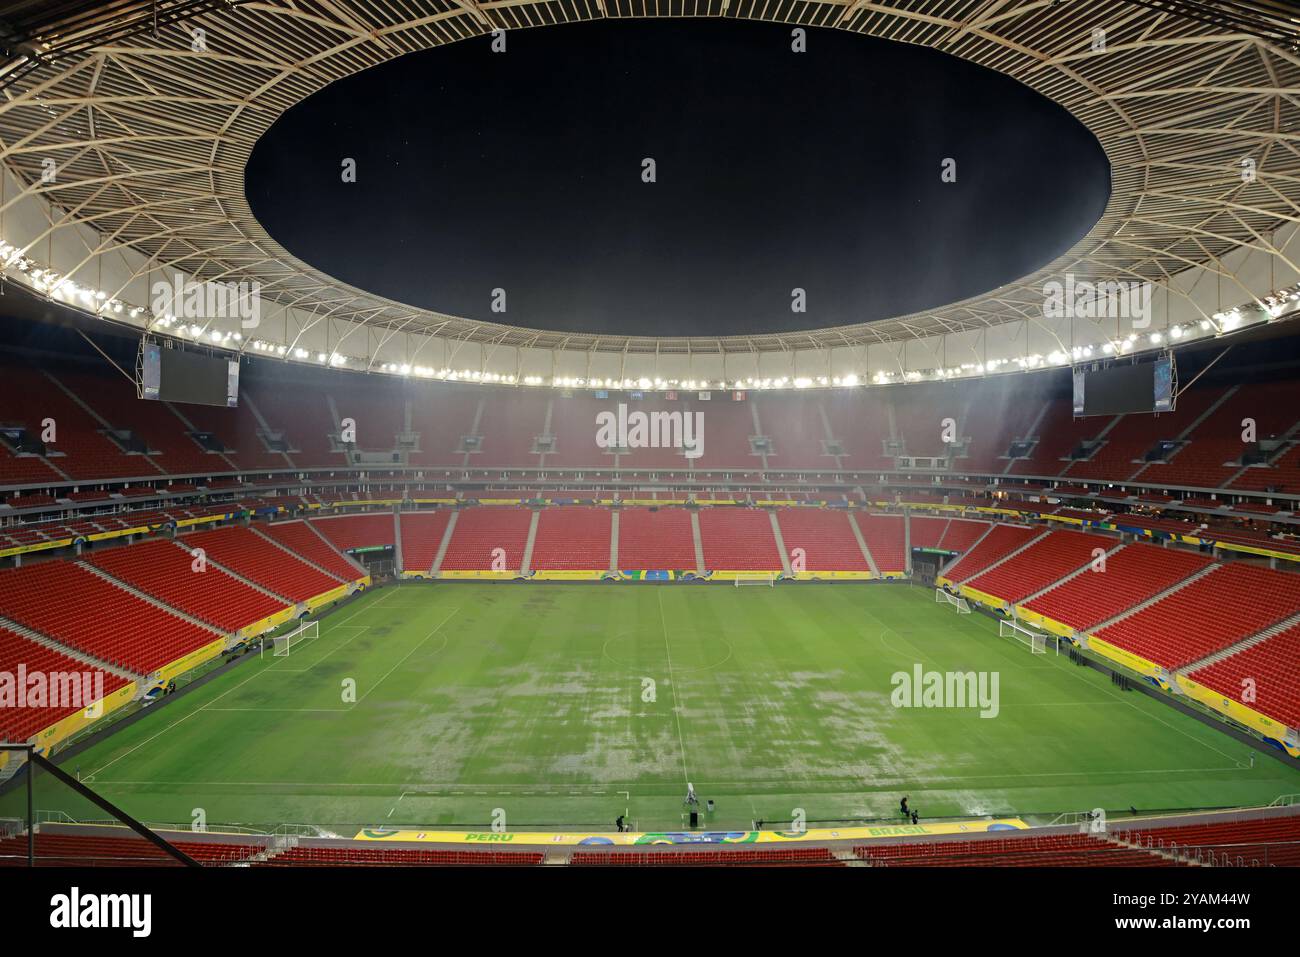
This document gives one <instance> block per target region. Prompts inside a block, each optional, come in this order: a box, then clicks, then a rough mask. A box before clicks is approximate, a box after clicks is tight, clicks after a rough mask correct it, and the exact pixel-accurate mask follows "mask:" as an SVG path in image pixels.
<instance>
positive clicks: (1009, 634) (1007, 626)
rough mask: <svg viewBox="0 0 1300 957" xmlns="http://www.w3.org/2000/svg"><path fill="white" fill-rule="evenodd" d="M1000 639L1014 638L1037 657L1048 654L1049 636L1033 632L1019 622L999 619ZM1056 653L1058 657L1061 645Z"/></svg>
mask: <svg viewBox="0 0 1300 957" xmlns="http://www.w3.org/2000/svg"><path fill="white" fill-rule="evenodd" d="M998 637H999V638H1014V639H1015V640H1016V641H1018V642H1020V643H1021V644H1022V645H1025V646H1026V647H1028V648H1029V650H1030V651H1031V652H1033V653H1034V654H1036V655H1045V654H1047V636H1046V635H1045V634H1043V633H1042V632H1041V631H1031V630H1029V629H1028V628H1026V627H1025V626H1024V625H1021V624H1020V623H1019V622H1015V621H1011V620H1009V619H1006V618H1000V619H998ZM1056 653H1057V654H1058V655H1059V654H1060V653H1061V648H1060V646H1059V645H1057V647H1056Z"/></svg>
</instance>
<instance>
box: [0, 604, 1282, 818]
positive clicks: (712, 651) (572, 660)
mask: <svg viewBox="0 0 1300 957" xmlns="http://www.w3.org/2000/svg"><path fill="white" fill-rule="evenodd" d="M933 598H934V595H933V591H931V590H927V589H922V588H912V587H908V586H904V585H897V586H893V585H802V586H784V587H775V588H768V587H759V588H733V587H726V586H720V585H699V586H655V585H603V586H594V585H565V584H528V585H517V584H479V583H472V584H460V583H456V584H451V583H443V584H430V583H423V582H421V583H409V584H403V585H400V586H394V587H388V588H383V589H380V590H377V591H374V592H371V593H370V594H368V595H367V596H365V597H362V598H361V599H359V600H357V601H356V602H354V603H352V604H350V605H347V606H344V607H343V608H341V609H339V610H338V611H337V612H335V613H334V614H331V615H329V616H327V617H326V618H324V619H322V621H321V622H320V636H319V637H318V638H316V639H314V640H312V641H309V642H307V643H305V644H302V645H299V646H298V647H297V648H296V649H294V651H293V652H292V654H290V655H289V656H287V657H273V656H271V655H270V654H269V653H268V654H267V655H266V656H265V657H264V658H261V659H260V660H259V659H252V660H248V661H246V662H244V663H242V664H240V665H238V666H237V667H234V668H232V669H230V670H229V671H227V672H225V673H223V674H221V675H220V676H218V677H216V678H214V679H212V680H211V681H209V682H207V683H206V684H203V685H201V686H200V687H197V688H195V689H194V690H193V691H191V692H189V693H188V694H186V695H184V696H182V697H180V698H178V699H174V700H173V701H171V702H169V703H168V704H166V705H165V706H162V707H158V708H156V709H155V710H153V711H151V712H149V713H147V714H146V715H145V716H143V717H142V718H141V719H140V720H138V721H136V722H134V723H132V724H128V725H126V726H124V727H122V728H120V729H119V730H117V731H116V732H114V733H113V734H111V735H110V736H108V737H107V738H106V739H105V740H103V741H100V742H99V743H97V744H95V745H93V746H92V747H90V748H89V749H88V750H86V751H84V752H82V753H79V754H76V755H75V756H73V757H71V758H69V759H68V760H67V761H66V762H64V765H63V766H64V768H65V769H66V770H68V771H69V772H70V773H71V772H74V771H75V772H76V773H77V774H79V775H80V776H81V778H82V779H83V780H84V781H86V782H87V783H89V784H90V786H91V787H93V788H94V789H96V790H98V791H99V792H101V793H102V794H103V795H104V796H106V797H107V798H108V799H109V800H111V801H113V802H115V803H117V804H118V805H120V806H121V807H122V808H123V809H124V810H125V811H127V812H128V813H129V814H131V815H134V816H135V817H137V818H139V819H141V820H144V821H147V822H152V823H158V824H163V823H171V824H185V825H188V824H189V823H190V822H191V821H192V820H193V819H194V816H195V814H196V811H197V809H201V811H202V814H203V815H204V816H205V818H206V822H207V825H208V827H210V828H215V827H217V826H219V825H221V824H243V825H250V826H254V827H259V828H265V829H270V828H273V827H274V826H276V825H279V824H282V823H311V824H316V825H321V826H324V827H326V828H328V829H330V830H333V831H335V832H337V833H340V834H346V835H348V836H350V835H351V833H352V831H353V830H354V829H356V828H359V827H377V826H387V827H398V826H416V827H425V826H429V827H438V826H443V827H451V826H456V827H466V828H474V829H481V828H486V827H487V826H489V825H490V824H491V823H492V822H493V820H494V815H497V817H498V818H500V817H501V816H502V815H504V822H505V824H506V826H507V827H509V828H511V829H527V828H529V827H531V826H538V827H561V826H562V827H566V828H571V829H577V828H592V829H600V830H608V829H612V824H613V821H614V818H615V817H617V816H618V815H620V814H624V813H626V814H627V816H628V818H629V820H630V821H632V822H634V823H635V826H636V829H638V830H662V829H672V828H679V827H681V825H682V810H683V796H684V794H685V791H686V784H687V782H688V781H689V782H691V783H692V784H694V786H695V790H696V792H697V794H698V795H699V797H700V799H701V801H705V800H708V799H712V800H713V801H714V802H715V810H714V811H713V812H712V814H710V815H708V816H707V817H706V821H705V823H706V824H707V825H709V826H712V827H717V828H726V829H738V828H748V827H749V826H750V824H751V822H752V821H754V820H755V819H761V820H764V821H768V822H772V823H774V824H776V823H778V822H782V821H789V820H791V819H792V818H793V817H794V816H795V814H796V811H795V809H796V808H801V809H803V813H804V815H805V816H806V820H807V822H808V823H809V824H810V825H813V824H814V823H815V822H818V821H844V820H851V819H860V818H874V817H887V816H890V815H891V814H894V813H896V808H897V804H898V799H899V797H900V796H901V795H903V794H907V795H909V796H910V803H911V805H912V806H913V807H915V808H917V809H918V810H919V811H920V813H921V815H922V816H923V817H927V818H930V817H940V816H952V815H985V814H1021V815H1031V816H1034V817H1036V818H1039V819H1041V817H1040V816H1042V817H1050V816H1051V815H1054V814H1055V813H1056V812H1060V811H1079V810H1084V809H1090V808H1095V807H1102V808H1106V809H1108V810H1112V811H1116V810H1120V809H1127V808H1129V807H1130V806H1133V807H1137V808H1138V809H1140V810H1141V809H1146V810H1154V809H1166V808H1184V807H1211V806H1227V805H1244V804H1266V803H1268V802H1269V801H1271V800H1272V799H1274V798H1276V797H1278V796H1279V795H1282V794H1289V793H1296V792H1300V772H1297V771H1295V770H1293V769H1291V768H1289V767H1287V766H1286V765H1284V764H1282V763H1281V762H1280V761H1277V760H1275V759H1273V758H1272V757H1270V756H1268V755H1265V754H1257V753H1255V752H1253V751H1252V750H1251V749H1250V748H1248V747H1247V746H1245V745H1243V744H1241V743H1238V742H1236V741H1234V740H1233V739H1231V738H1229V737H1228V736H1227V735H1225V734H1223V733H1221V732H1219V731H1216V730H1215V729H1213V728H1211V727H1208V726H1206V725H1205V724H1203V723H1201V722H1199V721H1197V720H1195V719H1193V718H1190V717H1187V716H1185V715H1182V714H1180V713H1179V712H1177V711H1176V710H1174V709H1173V708H1170V707H1168V706H1167V705H1164V704H1162V703H1160V702H1158V701H1154V700H1152V699H1151V698H1149V697H1147V696H1146V695H1144V694H1142V693H1140V692H1137V691H1130V692H1125V691H1122V690H1120V689H1118V688H1116V687H1115V686H1114V685H1112V684H1111V682H1110V680H1109V678H1107V677H1106V676H1104V675H1101V674H1099V673H1098V672H1096V671H1093V670H1092V669H1089V668H1082V667H1079V666H1077V665H1075V664H1073V663H1071V662H1070V661H1069V660H1068V658H1067V657H1066V656H1064V655H1062V656H1060V657H1057V656H1056V655H1054V654H1052V653H1050V652H1049V653H1048V654H1039V655H1035V654H1031V653H1030V651H1029V650H1028V649H1027V648H1026V647H1025V646H1023V645H1021V644H1019V643H1016V642H1014V641H1011V640H1009V639H1003V638H999V637H998V634H997V624H996V622H994V621H991V620H989V619H987V618H985V617H983V616H980V615H960V616H959V615H957V614H955V613H954V611H953V609H952V608H950V607H949V606H947V605H936V604H935V603H934V600H933ZM918 665H919V666H921V668H922V669H923V670H924V671H938V672H967V671H970V672H977V673H979V672H985V673H993V672H996V673H997V675H998V691H999V702H998V709H997V714H996V716H993V717H981V716H980V710H979V709H978V708H972V707H966V708H952V707H949V708H903V707H896V706H895V705H894V704H893V703H892V701H891V693H892V692H893V691H894V687H895V685H894V683H893V676H894V675H895V674H896V673H899V672H903V673H906V674H909V675H911V674H912V673H913V672H914V669H915V668H916V666H918ZM353 688H354V689H355V690H354V691H351V690H350V689H353ZM1252 754H1255V757H1254V760H1253V761H1252V759H1251V755H1252ZM20 793H21V792H18V793H14V792H11V793H10V795H8V797H7V798H6V799H5V801H4V802H3V805H4V807H0V813H5V812H7V813H13V811H14V808H13V806H12V805H13V803H14V801H16V800H17V799H18V798H19V796H20ZM35 806H36V808H37V809H38V810H42V811H50V812H58V811H63V812H65V813H68V814H70V815H72V816H73V817H76V818H79V819H87V818H96V817H98V818H102V817H103V816H104V815H103V814H102V813H98V812H96V811H95V809H93V808H90V807H89V806H87V805H86V804H85V802H84V801H83V800H82V799H80V798H74V797H73V796H72V795H71V794H70V793H69V792H68V791H67V790H66V789H63V788H62V786H56V785H55V784H54V783H52V782H50V781H49V780H48V779H38V786H37V794H36V801H35ZM498 809H499V810H498Z"/></svg>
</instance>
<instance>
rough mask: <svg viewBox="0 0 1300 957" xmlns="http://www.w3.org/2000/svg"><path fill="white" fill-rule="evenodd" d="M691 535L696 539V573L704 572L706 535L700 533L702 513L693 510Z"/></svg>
mask: <svg viewBox="0 0 1300 957" xmlns="http://www.w3.org/2000/svg"><path fill="white" fill-rule="evenodd" d="M691 537H692V538H693V539H695V574H697V575H703V574H704V536H703V535H701V534H700V513H699V512H698V511H697V510H695V509H692V510H691Z"/></svg>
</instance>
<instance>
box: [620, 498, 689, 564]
mask: <svg viewBox="0 0 1300 957" xmlns="http://www.w3.org/2000/svg"><path fill="white" fill-rule="evenodd" d="M618 567H619V568H622V569H627V570H633V569H652V570H657V571H693V570H694V569H695V536H694V534H693V533H692V532H691V513H690V511H689V510H687V509H684V508H660V509H650V508H642V507H629V508H624V509H620V510H619V516H618Z"/></svg>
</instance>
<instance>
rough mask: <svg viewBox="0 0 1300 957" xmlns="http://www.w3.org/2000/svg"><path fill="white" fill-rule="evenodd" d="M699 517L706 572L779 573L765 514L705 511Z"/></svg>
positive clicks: (744, 510)
mask: <svg viewBox="0 0 1300 957" xmlns="http://www.w3.org/2000/svg"><path fill="white" fill-rule="evenodd" d="M699 515H700V540H701V541H702V543H703V545H704V567H705V568H707V569H708V570H709V571H719V570H721V571H770V572H776V573H779V572H780V571H781V569H782V563H781V555H780V553H779V552H778V551H777V550H776V537H775V536H774V535H773V534H772V520H771V518H769V517H768V513H767V512H765V511H763V510H762V509H753V508H707V509H701V511H700V513H699Z"/></svg>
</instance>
